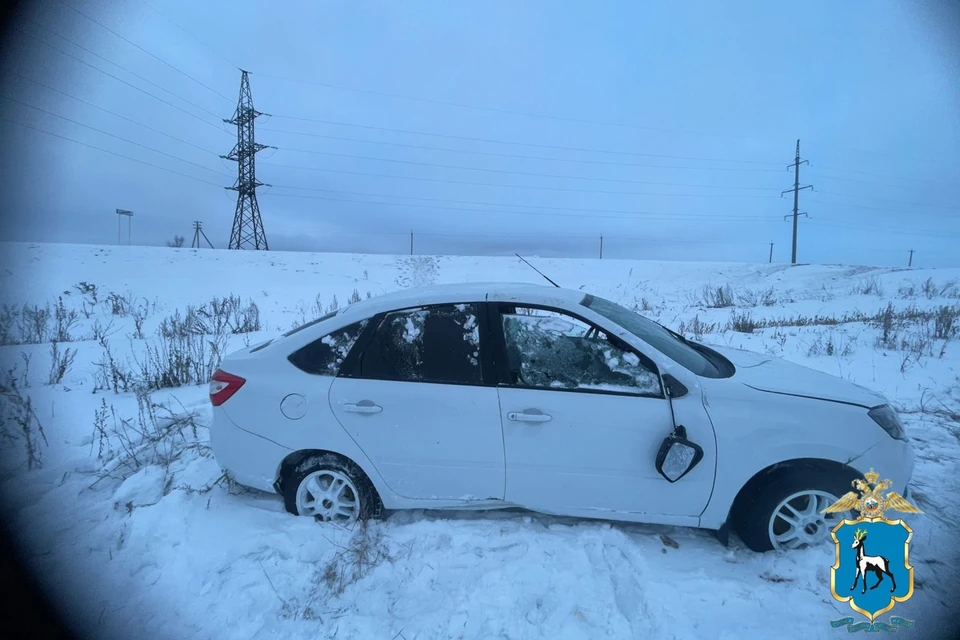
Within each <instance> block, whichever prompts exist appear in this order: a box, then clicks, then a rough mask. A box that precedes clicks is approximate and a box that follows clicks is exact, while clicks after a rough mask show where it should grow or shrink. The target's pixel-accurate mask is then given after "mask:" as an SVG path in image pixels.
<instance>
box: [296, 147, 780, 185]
mask: <svg viewBox="0 0 960 640" xmlns="http://www.w3.org/2000/svg"><path fill="white" fill-rule="evenodd" d="M278 149H281V150H283V151H296V152H300V153H312V154H317V155H325V156H334V157H337V158H352V159H355V160H374V161H377V162H394V163H399V164H410V165H416V166H419V167H435V168H439V169H459V170H465V171H483V172H485V173H501V174H509V175H518V176H532V177H538V178H560V179H563V180H593V181H596V182H619V183H623V184H646V185H659V186H671V187H696V188H702V189H738V190H744V191H776V189H771V188H768V187H740V186H733V187H730V186H724V185H712V184H686V183H680V182H649V181H645V180H621V179H618V178H592V177H585V176H571V175H561V174H552V173H533V172H529V171H513V170H508V169H487V168H482V167H464V166H460V165H453V164H438V163H432V162H418V161H415V160H395V159H392V158H376V157H371V156H358V155H352V154H348V153H334V152H332V151H312V150H306V149H289V148H286V147H278Z"/></svg>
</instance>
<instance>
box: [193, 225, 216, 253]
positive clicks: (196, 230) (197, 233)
mask: <svg viewBox="0 0 960 640" xmlns="http://www.w3.org/2000/svg"><path fill="white" fill-rule="evenodd" d="M201 236H202V237H203V239H204V240H206V241H207V244H208V245H210V248H211V249H213V243H212V242H210V238H208V237H207V234H205V233H204V232H203V223H202V222H200V221H199V220H194V221H193V240H192V241H191V242H190V248H191V249H199V248H200V237H201Z"/></svg>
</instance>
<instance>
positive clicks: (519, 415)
mask: <svg viewBox="0 0 960 640" xmlns="http://www.w3.org/2000/svg"><path fill="white" fill-rule="evenodd" d="M507 420H513V421H514V422H550V421H551V420H553V416H550V415H547V414H546V413H544V412H542V411H540V410H539V409H524V410H523V411H510V412H509V413H507Z"/></svg>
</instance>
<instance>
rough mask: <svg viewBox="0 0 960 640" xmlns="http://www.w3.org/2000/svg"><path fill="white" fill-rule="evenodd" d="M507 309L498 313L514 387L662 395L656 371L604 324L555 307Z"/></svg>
mask: <svg viewBox="0 0 960 640" xmlns="http://www.w3.org/2000/svg"><path fill="white" fill-rule="evenodd" d="M507 311H509V312H507ZM507 311H504V310H501V314H500V317H501V318H502V321H503V334H504V338H505V339H506V346H507V364H508V367H509V370H510V381H511V382H512V384H513V385H514V386H518V387H532V388H541V389H543V388H546V389H585V390H586V389H590V390H596V391H614V392H620V393H633V394H639V395H653V396H661V395H662V394H663V391H662V389H661V386H660V378H659V376H658V375H657V374H656V373H655V372H654V370H653V369H652V368H651V367H650V366H648V365H647V364H646V363H645V362H643V361H642V360H641V358H640V357H639V356H637V354H636V353H634V352H632V351H629V350H626V349H623V348H620V347H618V346H615V344H614V343H615V342H616V341H614V342H611V340H610V339H609V338H608V336H607V334H606V332H605V331H603V330H602V329H600V328H598V327H594V326H592V325H590V324H587V323H586V322H583V321H582V320H579V319H577V318H574V317H573V316H569V315H566V314H564V313H560V312H557V311H545V310H541V309H534V308H529V307H517V308H515V309H508V310H507Z"/></svg>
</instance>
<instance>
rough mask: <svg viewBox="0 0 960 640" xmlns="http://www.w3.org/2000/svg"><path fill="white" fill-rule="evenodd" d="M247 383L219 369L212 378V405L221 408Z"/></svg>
mask: <svg viewBox="0 0 960 640" xmlns="http://www.w3.org/2000/svg"><path fill="white" fill-rule="evenodd" d="M244 382H246V380H244V379H243V378H241V377H240V376H235V375H233V374H232V373H227V372H226V371H222V370H220V369H217V370H216V371H215V372H214V373H213V375H212V376H211V377H210V404H212V405H213V406H215V407H219V406H220V405H222V404H223V403H224V402H226V401H227V400H229V399H230V396H232V395H233V394H235V393H236V392H237V391H238V390H239V389H240V387H242V386H243V383H244Z"/></svg>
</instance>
